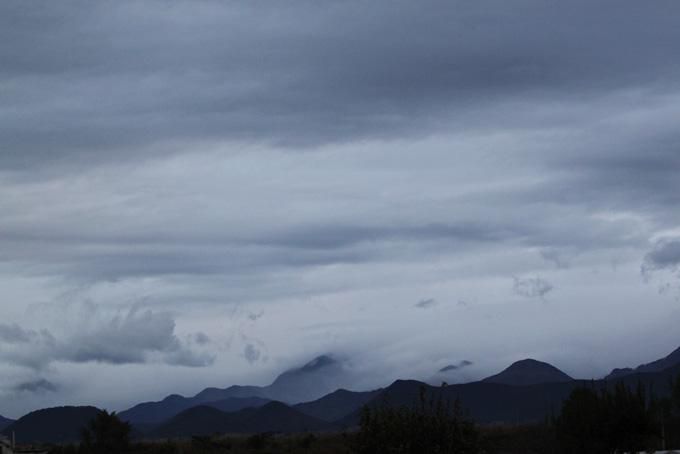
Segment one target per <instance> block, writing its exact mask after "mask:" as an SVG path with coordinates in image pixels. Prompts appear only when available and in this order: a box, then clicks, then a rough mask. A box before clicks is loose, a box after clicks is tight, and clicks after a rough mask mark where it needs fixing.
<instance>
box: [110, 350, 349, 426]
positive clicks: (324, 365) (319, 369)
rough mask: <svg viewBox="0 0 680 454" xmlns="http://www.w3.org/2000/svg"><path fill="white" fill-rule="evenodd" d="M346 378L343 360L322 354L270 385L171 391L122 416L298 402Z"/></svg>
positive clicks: (152, 418) (161, 417)
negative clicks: (193, 392)
mask: <svg viewBox="0 0 680 454" xmlns="http://www.w3.org/2000/svg"><path fill="white" fill-rule="evenodd" d="M344 380H345V370H344V367H343V364H342V362H341V361H338V360H336V359H335V358H333V357H331V356H329V355H322V356H319V357H317V358H315V359H313V360H312V361H310V362H308V363H307V364H305V365H304V366H302V367H299V368H295V369H291V370H288V371H286V372H284V373H282V374H281V375H279V376H278V377H277V378H276V379H275V380H274V382H272V384H271V385H269V386H230V387H228V388H223V389H222V388H206V389H204V390H203V391H201V392H199V393H198V394H196V395H195V396H193V397H184V396H180V395H176V394H174V395H171V396H168V397H166V398H165V399H163V400H161V401H160V402H144V403H141V404H138V405H135V406H134V407H132V408H130V409H128V410H125V411H122V412H121V413H120V414H119V417H120V418H121V419H123V420H124V421H128V422H130V423H133V424H144V425H149V424H159V423H161V422H163V421H166V420H168V419H169V418H172V417H173V416H175V415H178V414H179V413H180V412H182V411H184V410H187V409H189V408H192V407H195V406H198V405H205V406H210V407H214V408H216V409H218V410H222V411H226V412H231V411H237V410H240V409H243V408H248V407H259V406H262V405H264V404H266V403H267V402H270V401H280V402H286V403H297V402H305V401H311V400H314V399H318V398H320V397H322V396H324V395H325V394H328V393H330V392H332V391H334V390H336V389H338V387H339V383H341V382H342V381H344Z"/></svg>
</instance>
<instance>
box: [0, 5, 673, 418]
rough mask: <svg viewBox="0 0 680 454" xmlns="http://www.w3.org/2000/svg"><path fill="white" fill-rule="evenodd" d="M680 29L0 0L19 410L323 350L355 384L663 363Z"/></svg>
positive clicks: (445, 9)
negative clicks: (528, 363) (531, 361)
mask: <svg viewBox="0 0 680 454" xmlns="http://www.w3.org/2000/svg"><path fill="white" fill-rule="evenodd" d="M679 23H680V2H678V1H677V0H659V1H631V0H602V1H597V2H593V1H591V0H587V1H586V0H583V1H579V0H576V1H569V2H565V1H557V0H555V1H547V0H546V1H524V0H520V1H513V2H508V1H505V0H498V1H485V0H482V1H462V0H461V1H441V2H439V1H425V2H422V1H421V2H407V1H371V2H366V1H353V0H350V1H342V2H339V1H336V2H330V1H311V0H309V1H295V2H283V3H282V2H263V1H249V2H217V1H195V0H192V1H160V0H159V1H144V2H136V1H135V2H133V1H116V2H91V1H80V2H78V1H64V2H27V1H19V0H10V1H4V2H2V3H0V289H1V290H2V293H1V294H0V301H1V308H2V311H1V314H0V414H3V415H5V416H11V417H17V416H21V415H22V414H23V413H25V412H26V411H29V410H32V409H36V408H40V407H45V406H52V405H60V404H94V405H99V406H104V407H107V408H109V409H112V410H121V409H124V408H126V407H127V406H129V405H130V404H133V403H135V402H138V401H140V400H151V399H159V398H162V397H163V396H165V395H167V394H170V393H183V394H194V393H196V392H198V391H200V390H201V389H202V388H203V387H206V386H220V387H226V386H228V385H231V384H237V383H242V384H244V383H249V384H250V383H252V384H266V383H268V382H270V381H271V380H272V379H273V377H274V376H275V375H276V374H277V373H279V372H280V371H282V370H284V369H287V368H289V367H292V366H295V365H300V364H302V363H304V362H306V361H308V360H310V359H311V358H313V357H314V356H315V355H318V354H325V353H327V354H333V355H335V357H337V358H341V359H342V360H343V361H344V362H345V365H346V367H347V368H348V369H349V370H350V371H351V372H352V373H354V374H355V376H356V377H357V378H356V380H355V381H353V383H351V384H348V387H350V388H354V389H364V388H370V387H377V386H383V385H386V384H389V382H390V381H391V380H393V379H395V378H398V377H402V378H418V379H431V380H434V379H438V378H437V377H439V376H437V377H435V378H433V377H434V376H435V375H436V374H437V371H438V370H440V369H442V368H444V369H447V371H446V372H445V373H444V374H445V375H446V377H445V378H446V380H447V381H449V382H457V381H466V380H473V379H477V378H481V377H483V376H485V375H489V374H492V373H495V372H497V371H498V370H500V369H502V368H503V367H505V366H507V365H509V364H510V363H511V362H512V361H515V360H518V359H522V358H526V357H532V358H536V359H539V360H544V361H548V362H551V363H552V364H554V365H556V366H557V367H559V368H561V369H563V370H564V371H565V372H567V373H569V374H570V375H572V376H576V377H583V378H591V377H600V376H602V375H604V374H606V373H607V372H609V370H610V369H612V368H613V367H622V366H630V365H636V364H638V363H641V362H647V361H650V360H653V359H656V358H658V357H661V356H664V355H666V354H668V353H670V351H672V350H673V349H675V348H676V347H678V346H680V336H679V335H678V329H677V324H678V321H679V320H680V208H679V207H680V128H679V123H680V58H679V55H680V44H679V43H680V27H679V26H678V24H679ZM470 363H471V364H470ZM449 365H452V366H455V367H449V368H447V367H446V366H449ZM459 366H460V367H459ZM463 366H464V367H463Z"/></svg>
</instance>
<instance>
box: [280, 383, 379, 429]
mask: <svg viewBox="0 0 680 454" xmlns="http://www.w3.org/2000/svg"><path fill="white" fill-rule="evenodd" d="M381 391H382V390H381V389H378V390H375V391H366V392H353V391H347V390H346V389H339V390H337V391H335V392H333V393H330V394H328V395H326V396H324V397H322V398H320V399H317V400H314V401H311V402H305V403H302V404H297V405H295V406H294V407H293V408H295V409H296V410H299V411H301V412H302V413H304V414H306V415H309V416H313V417H315V418H318V419H321V420H322V421H327V422H333V421H337V420H339V419H341V418H344V417H345V416H347V415H349V414H351V413H352V412H354V411H356V410H357V409H360V408H361V407H363V406H364V405H365V404H367V403H368V402H370V401H371V400H372V399H374V398H375V397H376V396H377V395H378V394H380V392H381Z"/></svg>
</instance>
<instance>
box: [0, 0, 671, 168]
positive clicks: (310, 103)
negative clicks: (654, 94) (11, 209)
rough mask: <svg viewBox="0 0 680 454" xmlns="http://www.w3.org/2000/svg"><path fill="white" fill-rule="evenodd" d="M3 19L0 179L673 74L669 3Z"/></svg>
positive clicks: (223, 6) (78, 8) (157, 5)
mask: <svg viewBox="0 0 680 454" xmlns="http://www.w3.org/2000/svg"><path fill="white" fill-rule="evenodd" d="M1 8H2V10H1V11H0V21H2V22H1V23H0V43H2V44H0V57H1V58H2V61H3V65H2V69H1V70H0V81H2V83H3V86H4V87H5V89H4V90H3V95H2V97H3V98H2V101H3V103H2V105H3V111H4V112H5V114H7V113H9V112H12V115H11V116H6V117H5V120H3V128H2V133H0V142H2V143H3V153H2V155H1V156H0V159H1V160H2V161H1V162H2V167H4V168H7V167H14V168H26V167H44V166H47V165H50V166H54V165H58V164H60V163H63V164H75V163H79V164H82V163H83V162H98V161H100V160H114V159H116V160H117V159H120V158H121V156H124V155H126V154H127V157H128V158H129V157H132V156H136V157H137V159H139V158H140V157H143V156H144V154H145V153H153V152H154V151H153V147H152V146H153V145H158V150H156V152H158V151H159V150H160V152H168V151H169V150H171V149H172V148H173V146H172V145H171V144H172V143H173V142H175V143H183V142H186V141H191V140H194V139H200V140H207V139H211V140H248V141H250V140H254V141H263V142H270V143H279V144H289V145H293V144H298V145H311V144H319V143H327V142H330V141H347V140H355V139H360V138H367V137H385V136H387V135H390V136H394V135H395V134H397V135H411V134H423V133H426V132H427V131H432V130H436V129H439V128H442V127H444V128H446V129H447V130H450V129H451V128H461V127H465V128H470V127H475V125H477V126H480V123H479V122H478V118H477V119H476V116H477V115H479V114H480V112H481V111H486V110H488V111H489V112H493V110H494V107H493V106H494V103H496V102H498V101H500V100H503V99H510V98H515V97H518V96H519V97H521V98H522V100H523V102H525V103H526V104H527V105H528V106H530V105H531V104H532V103H533V102H540V101H541V100H545V99H549V98H552V99H554V100H558V99H562V98H564V99H569V98H571V97H572V96H573V95H574V94H576V93H578V95H579V96H584V95H589V96H595V95H601V94H602V93H606V92H609V91H612V90H620V89H624V88H627V87H636V86H638V85H645V84H652V85H654V86H661V87H664V86H668V85H670V84H672V83H674V82H673V81H674V80H677V73H678V67H677V65H675V64H674V60H673V59H672V58H668V56H669V55H674V54H675V51H676V49H675V43H677V42H678V41H680V31H678V28H677V27H676V24H675V21H674V17H676V16H677V14H678V12H679V10H680V6H678V4H677V2H672V1H660V2H654V3H653V4H646V5H644V7H642V6H641V5H640V3H638V2H633V1H623V2H621V1H613V0H610V1H604V2H598V3H596V4H594V3H592V2H585V1H577V2H569V3H564V2H558V1H547V2H545V1H530V0H527V1H520V2H513V3H512V4H509V3H507V2H501V1H483V2H475V3H470V2H463V1H455V2H440V1H433V2H428V3H427V4H425V5H423V4H417V5H416V4H412V3H409V2H393V3H390V4H389V6H387V7H386V5H384V4H380V3H374V2H371V3H365V2H343V3H340V4H338V3H333V4H326V3H323V2H322V3H311V2H298V3H296V4H294V5H291V4H287V5H285V6H282V5H273V4H265V3H258V2H255V3H248V4H239V3H215V2H191V3H188V2H150V3H143V4H141V3H133V2H115V3H89V2H67V3H62V2H59V3H50V4H48V5H41V7H39V8H38V7H36V6H35V5H31V4H26V3H24V2H16V3H15V2H9V3H3V5H2V6H1ZM632 18H635V19H634V20H633V19H632ZM480 109H481V111H480ZM532 115H535V114H534V113H533V112H532V109H531V108H529V109H526V110H525V111H518V112H516V115H515V116H514V118H506V119H504V120H503V123H504V124H505V125H506V126H511V125H512V124H513V123H515V124H519V123H517V121H518V120H519V119H520V118H522V117H526V116H532ZM540 118H541V116H540V115H538V116H536V119H540ZM484 127H486V126H484ZM140 147H141V148H144V147H150V148H148V149H147V151H146V152H142V153H141V156H140V152H139V149H140ZM133 149H135V151H132V150H133Z"/></svg>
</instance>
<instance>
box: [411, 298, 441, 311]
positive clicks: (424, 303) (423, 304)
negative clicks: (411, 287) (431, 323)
mask: <svg viewBox="0 0 680 454" xmlns="http://www.w3.org/2000/svg"><path fill="white" fill-rule="evenodd" d="M436 304H437V300H435V299H434V298H427V299H424V300H420V301H418V302H417V303H416V304H415V307H417V308H419V309H429V308H431V307H433V306H435V305H436Z"/></svg>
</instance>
